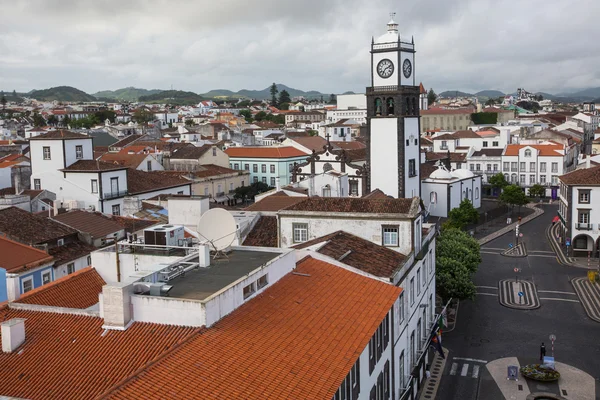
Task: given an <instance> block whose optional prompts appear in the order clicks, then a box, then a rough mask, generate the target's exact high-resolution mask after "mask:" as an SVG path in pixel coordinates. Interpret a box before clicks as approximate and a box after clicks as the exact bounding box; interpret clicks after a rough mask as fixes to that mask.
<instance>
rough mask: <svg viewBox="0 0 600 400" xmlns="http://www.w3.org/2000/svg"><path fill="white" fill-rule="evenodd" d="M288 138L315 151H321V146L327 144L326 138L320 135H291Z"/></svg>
mask: <svg viewBox="0 0 600 400" xmlns="http://www.w3.org/2000/svg"><path fill="white" fill-rule="evenodd" d="M288 136H289V135H288ZM289 139H290V140H293V141H294V142H296V143H298V144H300V145H302V146H304V147H306V148H307V149H309V150H311V151H313V150H314V151H315V152H317V153H318V152H321V151H323V147H324V146H325V145H326V144H327V140H325V139H324V138H322V137H321V136H292V137H289Z"/></svg>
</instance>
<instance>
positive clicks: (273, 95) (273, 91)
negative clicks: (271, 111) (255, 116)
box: [269, 82, 279, 106]
mask: <svg viewBox="0 0 600 400" xmlns="http://www.w3.org/2000/svg"><path fill="white" fill-rule="evenodd" d="M269 91H270V92H271V105H272V106H277V93H279V89H277V84H275V82H273V84H272V85H271V89H269Z"/></svg>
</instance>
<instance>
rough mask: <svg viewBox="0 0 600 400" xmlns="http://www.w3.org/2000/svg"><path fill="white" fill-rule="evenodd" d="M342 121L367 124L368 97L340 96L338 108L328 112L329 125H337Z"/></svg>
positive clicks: (357, 95) (360, 95)
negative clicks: (349, 120) (347, 120)
mask: <svg viewBox="0 0 600 400" xmlns="http://www.w3.org/2000/svg"><path fill="white" fill-rule="evenodd" d="M341 119H351V120H354V121H356V122H357V123H359V124H362V125H366V123H367V96H365V94H363V93H361V94H340V95H338V96H337V108H336V109H335V110H327V123H329V124H332V123H336V122H338V121H339V120H341Z"/></svg>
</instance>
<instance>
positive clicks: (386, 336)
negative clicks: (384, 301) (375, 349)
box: [383, 314, 390, 350]
mask: <svg viewBox="0 0 600 400" xmlns="http://www.w3.org/2000/svg"><path fill="white" fill-rule="evenodd" d="M389 322H390V314H386V316H385V318H384V319H383V323H384V324H385V327H384V330H383V332H384V336H383V350H385V349H387V345H388V342H389V341H390V324H389Z"/></svg>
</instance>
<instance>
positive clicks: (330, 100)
mask: <svg viewBox="0 0 600 400" xmlns="http://www.w3.org/2000/svg"><path fill="white" fill-rule="evenodd" d="M336 103H337V99H336V97H335V94H333V93H332V94H330V95H329V104H336Z"/></svg>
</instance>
